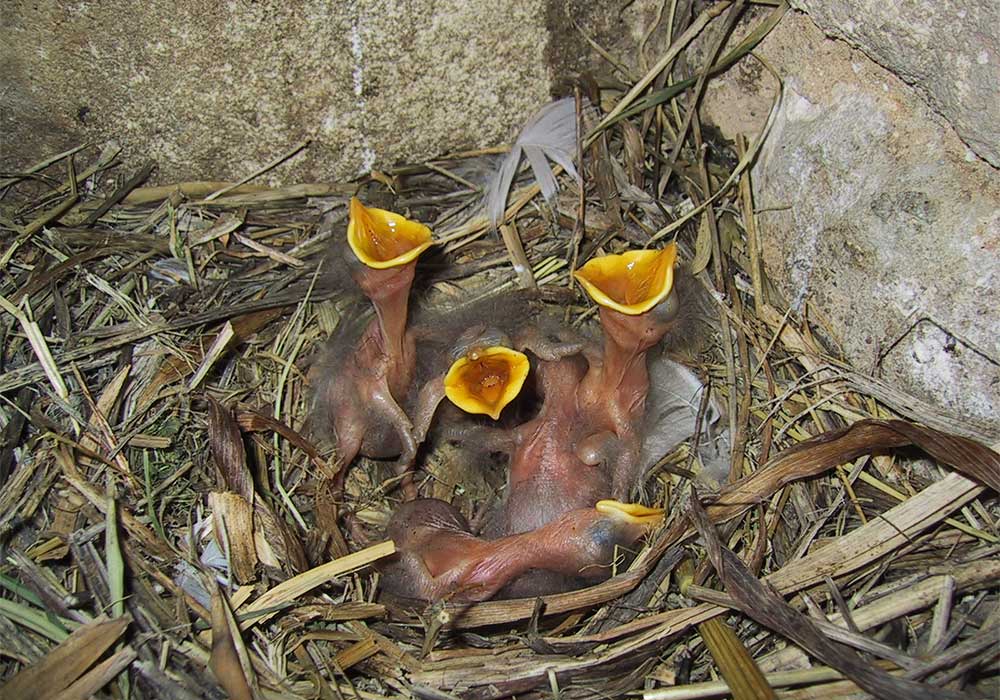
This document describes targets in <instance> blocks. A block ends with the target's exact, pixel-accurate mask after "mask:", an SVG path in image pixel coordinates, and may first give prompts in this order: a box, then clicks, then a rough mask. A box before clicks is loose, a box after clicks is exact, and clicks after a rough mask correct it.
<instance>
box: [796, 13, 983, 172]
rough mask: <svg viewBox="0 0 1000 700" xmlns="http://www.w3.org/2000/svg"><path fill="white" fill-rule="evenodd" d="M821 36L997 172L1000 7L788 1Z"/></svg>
mask: <svg viewBox="0 0 1000 700" xmlns="http://www.w3.org/2000/svg"><path fill="white" fill-rule="evenodd" d="M791 5H792V6H793V7H795V8H797V9H800V10H805V11H806V12H807V13H808V14H809V17H810V18H811V19H812V21H813V22H815V23H816V24H817V25H818V26H819V27H821V28H822V29H823V31H824V32H826V33H827V34H829V35H831V36H835V37H837V38H841V39H844V40H846V41H847V42H849V43H850V44H851V45H852V46H854V47H856V48H858V49H860V50H861V51H863V52H864V53H865V54H867V55H868V56H869V57H870V58H871V59H872V60H874V61H875V62H876V63H878V64H879V65H882V66H884V67H885V68H888V69H889V70H890V71H892V72H893V73H894V74H896V75H897V76H899V77H900V78H902V79H903V81H905V82H906V83H908V84H910V85H912V86H914V87H915V88H917V89H918V90H919V91H920V92H921V94H923V95H924V97H925V98H926V99H927V101H928V102H929V103H930V104H931V106H933V107H934V109H935V110H937V111H938V112H939V113H940V114H942V115H943V116H944V117H945V118H946V119H947V120H948V121H949V122H951V123H952V124H953V125H954V127H955V130H956V131H957V132H958V135H959V136H961V137H962V139H963V140H964V141H965V142H966V143H967V144H969V147H970V148H972V150H973V151H975V152H976V153H977V154H978V155H979V157H981V158H985V159H986V160H987V161H989V162H990V163H992V164H993V165H994V166H995V167H1000V3H998V2H996V1H995V0H973V1H972V2H961V3H956V2H926V1H921V0H905V1H904V2H885V1H884V0H821V1H820V0H792V1H791Z"/></svg>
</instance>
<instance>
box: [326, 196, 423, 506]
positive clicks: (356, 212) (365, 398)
mask: <svg viewBox="0 0 1000 700" xmlns="http://www.w3.org/2000/svg"><path fill="white" fill-rule="evenodd" d="M347 242H348V244H349V246H350V249H351V252H352V254H353V257H351V256H345V257H346V258H347V261H348V267H349V268H350V271H351V276H352V277H353V279H354V281H355V282H356V283H357V285H358V287H360V289H361V291H362V292H363V293H364V295H365V296H366V297H368V299H369V300H370V301H371V303H372V306H374V308H375V318H374V319H372V321H371V322H370V323H369V324H368V325H367V326H366V327H365V328H364V330H363V331H362V333H361V335H360V336H359V337H358V338H357V339H356V341H355V343H354V345H353V347H350V348H346V352H345V348H341V347H337V346H336V345H333V346H332V347H331V349H330V350H329V351H328V353H327V356H326V358H325V360H324V361H323V362H321V363H320V364H319V365H317V366H316V367H315V368H314V369H313V371H312V372H311V380H312V382H313V384H314V386H316V397H315V409H316V410H315V413H316V414H317V418H316V419H318V421H319V422H320V423H321V424H323V425H324V426H325V427H327V428H328V429H331V430H332V433H333V435H334V438H335V442H336V449H337V460H338V463H339V465H340V470H339V471H338V473H337V477H336V480H335V484H334V490H335V492H336V493H338V494H339V493H341V492H342V491H343V485H344V479H345V477H346V473H347V469H348V466H349V465H350V464H351V462H352V461H353V460H354V458H355V457H356V456H357V455H358V454H363V455H365V456H367V457H373V458H391V457H396V456H397V455H398V460H397V462H396V471H397V473H399V474H400V475H404V479H403V484H402V486H403V489H404V494H405V495H406V497H407V498H413V497H415V496H416V489H415V487H414V486H413V483H412V480H410V479H407V478H405V476H408V475H406V471H407V469H409V467H410V466H411V465H412V463H413V460H414V458H415V456H416V451H417V442H416V440H415V439H414V437H413V426H412V424H411V422H410V419H409V417H408V416H407V415H406V413H405V412H404V411H403V409H402V408H401V407H400V404H401V403H402V402H403V401H404V399H405V397H406V396H407V394H408V392H409V390H410V386H411V384H412V382H413V375H414V369H415V366H416V355H415V352H416V349H415V342H414V338H413V334H412V332H411V331H410V330H409V329H408V328H407V310H408V305H409V294H410V287H411V285H412V284H413V276H414V269H415V267H416V260H417V257H418V256H419V255H420V254H421V253H422V252H423V251H425V250H426V249H427V248H428V247H429V246H430V245H431V242H432V241H431V231H430V229H428V228H427V227H426V226H424V225H423V224H420V223H417V222H415V221H410V220H409V219H406V218H404V217H403V216H400V215H399V214H394V213H392V212H389V211H385V210H382V209H375V208H371V209H369V208H366V207H365V206H364V205H363V204H361V202H360V201H358V199H357V198H352V199H351V203H350V219H349V222H348V226H347Z"/></svg>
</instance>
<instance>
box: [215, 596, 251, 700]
mask: <svg viewBox="0 0 1000 700" xmlns="http://www.w3.org/2000/svg"><path fill="white" fill-rule="evenodd" d="M208 667H209V668H210V669H212V673H213V674H215V677H216V679H218V681H219V684H220V685H221V686H222V687H223V688H224V689H225V690H226V693H228V694H229V697H230V698H232V700H254V693H253V690H252V686H253V685H254V682H255V677H254V675H253V667H252V666H251V664H250V658H249V656H247V650H246V647H245V646H244V645H243V639H242V637H241V636H240V628H239V626H238V625H237V624H236V620H235V619H234V618H233V614H232V611H230V610H229V605H228V603H227V602H226V601H225V599H224V598H223V596H222V593H221V592H220V591H219V588H218V586H214V587H213V589H212V655H211V657H210V658H209V662H208Z"/></svg>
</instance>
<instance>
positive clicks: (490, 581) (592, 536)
mask: <svg viewBox="0 0 1000 700" xmlns="http://www.w3.org/2000/svg"><path fill="white" fill-rule="evenodd" d="M662 519H663V510H662V509H659V508H646V507H644V506H640V505H636V504H628V503H619V502H618V501H607V500H605V501H600V502H598V503H597V504H596V505H595V506H592V507H589V508H580V509H576V510H571V511H569V512H566V513H563V514H562V515H561V516H560V517H558V518H557V519H555V520H553V521H552V522H550V523H548V524H546V525H544V526H542V527H540V528H538V529H535V530H531V531H529V532H524V533H520V534H516V535H510V536H507V537H501V538H499V539H495V540H486V539H484V538H481V537H476V536H474V535H473V534H471V533H470V532H469V524H468V522H467V521H466V519H465V518H464V517H463V516H462V514H461V513H460V512H459V511H458V510H457V509H456V508H454V507H453V506H452V505H451V504H449V503H446V502H445V501H440V500H437V499H431V498H429V499H418V500H416V501H409V502H408V503H404V504H403V505H401V506H400V507H399V508H398V509H397V510H396V512H395V514H393V517H392V520H391V521H390V522H389V529H388V535H389V537H390V538H391V539H392V541H393V542H394V543H395V544H396V550H397V553H396V555H394V556H393V557H392V558H391V560H390V561H389V562H388V563H387V564H386V565H384V566H383V567H382V571H383V578H382V585H383V587H384V589H385V590H387V591H389V592H390V593H392V594H394V595H397V596H401V597H406V598H415V599H420V600H430V601H437V600H442V599H451V600H469V601H476V600H486V599H488V598H491V597H493V596H494V595H495V594H496V593H497V592H498V591H500V590H501V589H502V588H504V587H505V586H507V585H508V584H510V583H511V582H512V581H514V580H516V579H517V578H518V577H519V576H521V575H522V574H524V573H525V572H528V571H530V570H538V571H546V572H552V573H555V574H561V575H563V576H571V577H582V578H584V579H589V580H600V579H602V578H606V577H607V576H608V575H609V574H610V567H611V565H612V564H613V559H614V556H615V548H616V547H619V546H629V545H631V544H632V543H634V542H635V541H636V540H638V539H639V538H640V537H642V535H643V534H644V533H645V532H646V531H647V530H649V529H650V528H651V527H653V526H655V525H657V524H658V523H659V522H661V521H662Z"/></svg>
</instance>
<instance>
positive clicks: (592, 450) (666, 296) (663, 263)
mask: <svg viewBox="0 0 1000 700" xmlns="http://www.w3.org/2000/svg"><path fill="white" fill-rule="evenodd" d="M676 260H677V246H676V244H674V243H671V244H669V245H667V246H666V247H665V248H663V249H662V250H635V251H629V252H627V253H624V254H622V255H605V256H603V257H599V258H594V259H592V260H590V261H589V262H588V263H587V264H586V265H584V266H583V267H581V268H580V269H579V270H577V271H576V273H575V276H576V279H577V280H578V281H579V282H580V284H581V285H582V286H583V288H584V289H585V290H586V291H587V293H588V294H589V295H590V297H591V298H592V299H593V300H594V301H595V302H597V304H598V305H599V306H600V311H599V313H600V321H601V328H602V330H603V331H604V347H603V351H602V352H599V353H598V352H590V353H588V356H587V360H588V362H589V363H590V367H589V369H588V370H587V373H586V375H585V376H584V378H583V380H582V381H581V382H580V386H579V388H578V390H577V405H578V407H579V411H580V416H581V418H582V420H583V422H584V423H585V424H586V425H587V426H588V429H589V430H590V437H589V438H588V439H587V440H586V441H585V442H584V443H583V444H582V445H581V448H580V457H581V459H583V460H584V461H585V462H587V463H588V464H598V463H601V462H604V463H606V464H609V465H610V470H611V495H612V497H613V498H618V499H622V500H624V499H627V498H628V496H629V492H630V491H631V490H632V488H634V486H635V484H636V482H637V481H638V479H639V477H640V476H641V474H638V473H637V471H638V470H639V469H641V466H642V465H641V463H640V459H639V452H640V448H641V445H642V436H641V435H640V430H639V428H640V426H641V425H642V423H643V416H644V409H645V402H646V396H647V394H648V392H649V371H648V369H647V366H646V353H647V352H648V351H649V349H650V348H652V347H653V346H654V345H656V343H658V342H659V341H660V340H661V339H662V338H663V336H664V335H666V333H667V332H668V331H669V330H670V329H671V327H672V326H673V324H674V322H675V321H676V319H677V316H678V307H679V304H678V302H677V295H676V294H675V293H673V292H674V290H673V283H674V263H675V262H676Z"/></svg>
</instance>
